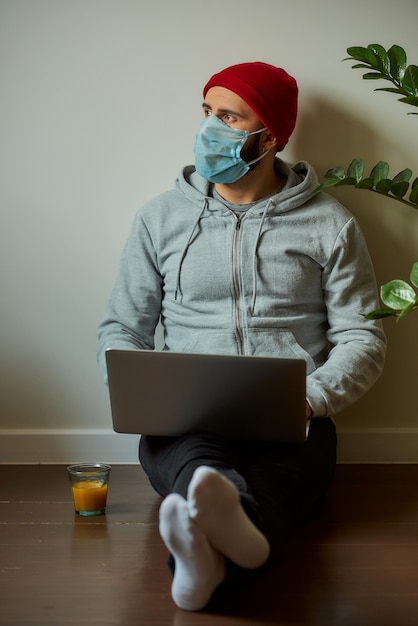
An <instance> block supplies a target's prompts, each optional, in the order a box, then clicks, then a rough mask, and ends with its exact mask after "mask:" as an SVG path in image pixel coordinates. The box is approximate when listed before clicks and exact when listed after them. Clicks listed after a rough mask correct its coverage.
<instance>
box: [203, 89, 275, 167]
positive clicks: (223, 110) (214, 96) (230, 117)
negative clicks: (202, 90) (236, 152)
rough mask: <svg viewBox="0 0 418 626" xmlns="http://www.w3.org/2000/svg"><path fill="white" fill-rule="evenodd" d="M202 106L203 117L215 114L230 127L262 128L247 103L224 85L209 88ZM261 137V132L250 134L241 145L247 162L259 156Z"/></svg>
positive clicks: (242, 154)
mask: <svg viewBox="0 0 418 626" xmlns="http://www.w3.org/2000/svg"><path fill="white" fill-rule="evenodd" d="M202 108H203V113H204V116H205V117H209V116H211V115H216V117H218V118H219V119H220V120H221V121H222V122H224V123H225V124H227V125H228V126H230V127H231V128H236V129H238V130H247V131H248V132H253V131H255V130H260V129H261V128H263V124H262V123H261V122H260V120H259V119H258V117H257V115H256V114H255V113H254V111H253V110H252V109H251V108H250V107H249V106H248V104H247V103H246V102H245V101H244V100H243V99H242V98H241V97H240V96H238V95H237V94H236V93H234V92H233V91H230V90H229V89H226V88H225V87H212V88H211V89H209V91H208V92H207V94H206V96H205V101H204V102H203V104H202ZM261 137H262V133H259V134H257V135H251V136H250V137H248V139H247V141H246V143H245V145H244V146H243V147H242V149H241V158H242V159H243V160H244V161H246V162H247V163H249V162H250V161H254V160H255V159H257V158H258V157H259V156H260V140H261ZM257 165H258V163H254V165H253V166H251V169H253V167H255V166H257Z"/></svg>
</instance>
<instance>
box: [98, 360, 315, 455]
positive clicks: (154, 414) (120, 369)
mask: <svg viewBox="0 0 418 626" xmlns="http://www.w3.org/2000/svg"><path fill="white" fill-rule="evenodd" d="M106 361H107V371H108V378H109V393H110V404H111V411H112V420H113V428H114V430H115V431H116V432H119V433H131V434H143V435H165V436H177V435H182V434H184V433H188V432H193V431H195V432H196V431H209V432H218V433H220V434H222V435H225V436H227V437H234V438H244V439H256V440H265V441H283V442H302V441H305V439H306V415H305V390H306V363H305V361H304V360H303V359H281V358H270V357H253V356H221V355H210V354H184V353H178V352H158V351H154V350H107V352H106Z"/></svg>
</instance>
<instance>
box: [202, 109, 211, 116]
mask: <svg viewBox="0 0 418 626" xmlns="http://www.w3.org/2000/svg"><path fill="white" fill-rule="evenodd" d="M203 115H204V116H205V117H210V116H211V115H212V111H209V109H204V110H203Z"/></svg>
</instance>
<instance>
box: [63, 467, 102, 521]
mask: <svg viewBox="0 0 418 626" xmlns="http://www.w3.org/2000/svg"><path fill="white" fill-rule="evenodd" d="M67 470H68V475H69V477H70V484H71V491H72V494H73V500H74V508H75V512H76V513H77V515H103V514H104V513H105V512H106V501H107V489H108V486H109V472H110V470H111V466H110V465H105V464H104V463H78V464H76V465H69V466H68V467H67Z"/></svg>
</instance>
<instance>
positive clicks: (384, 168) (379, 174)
mask: <svg viewBox="0 0 418 626" xmlns="http://www.w3.org/2000/svg"><path fill="white" fill-rule="evenodd" d="M388 174H389V165H388V163H386V161H379V162H378V163H376V165H375V166H374V168H373V169H372V171H371V172H370V178H373V180H374V184H375V185H377V183H378V182H379V181H381V180H383V179H384V178H387V177H388Z"/></svg>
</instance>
